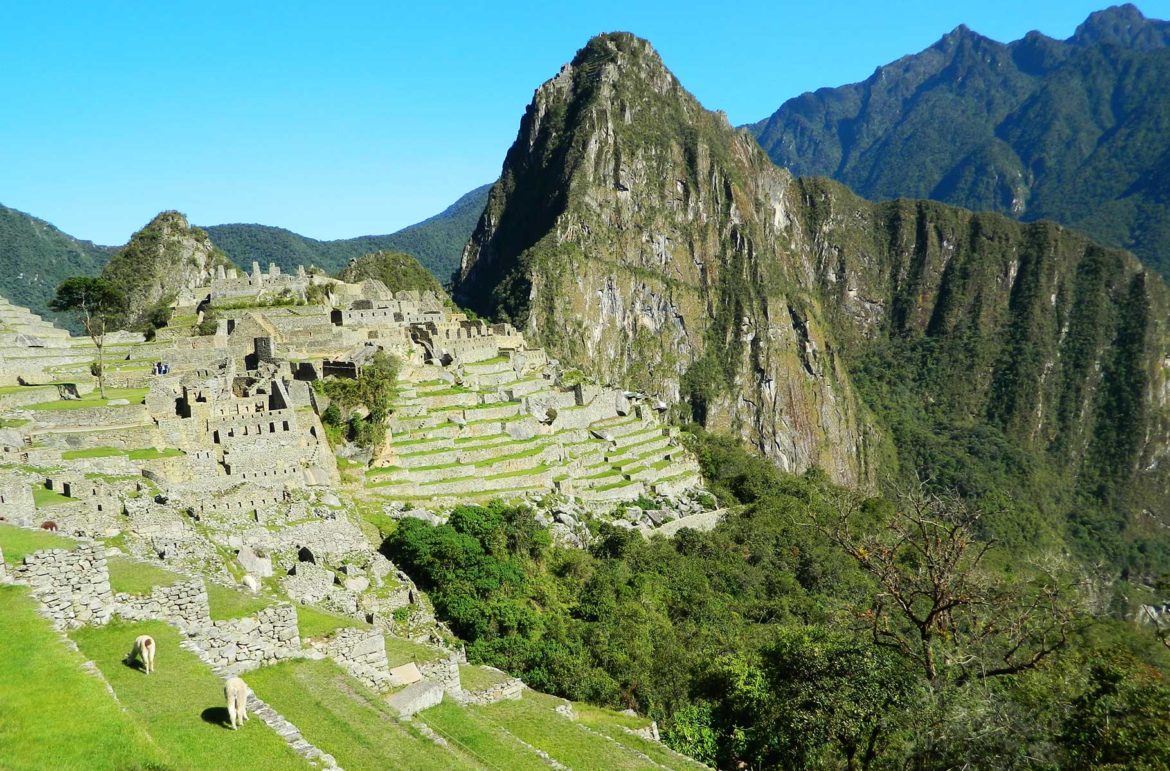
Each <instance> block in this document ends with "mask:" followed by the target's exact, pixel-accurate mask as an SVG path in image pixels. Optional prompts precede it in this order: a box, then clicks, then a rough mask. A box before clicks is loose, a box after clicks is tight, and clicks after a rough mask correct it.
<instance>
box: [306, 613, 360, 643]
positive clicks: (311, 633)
mask: <svg viewBox="0 0 1170 771" xmlns="http://www.w3.org/2000/svg"><path fill="white" fill-rule="evenodd" d="M347 626H356V627H361V628H366V627H369V624H367V623H366V622H365V621H358V620H357V619H354V618H349V617H348V616H339V615H337V614H335V613H329V612H326V611H324V610H317V609H316V608H310V607H309V606H307V605H298V606H297V627H298V628H299V629H300V632H301V639H306V638H310V637H325V636H326V635H328V634H330V633H331V632H333V631H335V630H337V629H342V628H344V627H347Z"/></svg>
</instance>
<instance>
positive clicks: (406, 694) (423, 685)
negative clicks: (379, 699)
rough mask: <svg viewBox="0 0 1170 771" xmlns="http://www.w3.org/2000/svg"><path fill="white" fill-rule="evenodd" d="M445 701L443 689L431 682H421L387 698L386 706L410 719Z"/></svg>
mask: <svg viewBox="0 0 1170 771" xmlns="http://www.w3.org/2000/svg"><path fill="white" fill-rule="evenodd" d="M442 701H443V687H442V686H441V685H439V684H438V683H435V682H432V681H430V680H419V681H418V682H417V683H414V684H412V685H408V686H406V687H405V688H403V689H402V690H401V691H399V692H398V693H395V694H392V695H391V696H389V697H387V698H386V704H387V705H389V706H390V708H391V709H394V710H396V711H397V712H398V714H399V716H400V717H410V716H411V715H413V714H415V713H416V712H421V711H423V710H424V709H427V708H428V707H433V706H435V705H436V704H439V703H440V702H442Z"/></svg>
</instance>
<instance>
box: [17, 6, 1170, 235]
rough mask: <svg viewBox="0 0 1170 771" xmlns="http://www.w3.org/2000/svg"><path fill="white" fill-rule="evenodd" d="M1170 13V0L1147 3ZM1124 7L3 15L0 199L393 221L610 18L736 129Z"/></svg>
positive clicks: (489, 157) (90, 227)
mask: <svg viewBox="0 0 1170 771" xmlns="http://www.w3.org/2000/svg"><path fill="white" fill-rule="evenodd" d="M1137 5H1138V7H1139V8H1141V9H1142V11H1143V13H1145V14H1146V15H1147V16H1150V17H1156V18H1167V17H1170V0H1141V1H1140V2H1138V3H1137ZM1102 7H1105V4H1104V3H1103V2H1100V1H1099V2H1085V1H1083V0H1031V2H1025V1H1023V0H980V1H979V2H966V3H962V2H955V3H947V2H939V1H938V0H930V1H927V0H921V1H918V0H916V1H914V2H909V1H906V2H903V1H901V0H885V1H884V2H862V1H860V0H852V1H850V0H813V1H812V2H810V0H801V1H800V2H790V1H789V0H768V1H766V2H756V1H755V0H741V1H740V2H734V3H731V2H725V3H713V2H681V1H680V2H670V3H661V2H656V3H638V2H633V1H632V0H627V1H626V2H610V1H609V0H600V1H598V2H588V3H571V4H569V3H562V2H550V1H549V0H544V1H543V2H532V3H529V2H525V3H508V4H506V5H505V4H501V3H487V2H478V3H451V4H441V3H435V4H430V3H422V2H414V3H391V2H345V1H344V0H337V2H297V1H296V0H284V1H283V2H260V1H258V0H249V1H247V2H230V3H229V2H198V3H195V2H157V1H152V2H101V1H100V0H88V1H83V0H78V1H77V2H73V3H65V2H53V1H52V0H42V1H41V2H36V0H10V1H9V2H7V3H5V4H4V7H3V9H2V10H0V92H2V94H3V97H2V105H3V106H2V107H0V203H3V204H5V205H7V206H11V207H13V208H17V209H20V210H22V211H27V212H29V213H31V214H34V215H36V216H38V217H42V218H44V219H47V220H48V221H50V222H52V223H54V224H55V225H57V226H58V227H60V228H61V229H63V230H65V231H66V232H68V233H71V234H73V235H75V236H78V237H80V238H88V239H90V240H93V241H97V242H98V243H106V244H119V243H122V242H124V241H125V240H126V239H127V238H128V237H129V235H130V234H131V233H132V232H133V231H134V230H136V229H137V228H139V227H141V226H142V225H143V224H145V223H146V222H147V221H148V220H149V219H150V218H151V217H152V216H153V215H154V214H155V213H157V212H158V211H160V210H162V209H170V208H173V209H179V210H180V211H184V212H186V213H187V214H188V215H189V217H190V218H191V220H192V221H193V222H196V223H199V224H204V225H212V224H219V223H224V222H261V223H264V224H270V225H280V226H282V227H287V228H290V229H292V230H295V231H297V232H300V233H303V234H305V235H310V236H314V237H317V238H341V237H348V236H356V235H363V234H372V233H387V232H391V231H394V230H396V229H398V228H400V227H402V226H405V225H408V224H410V223H412V222H415V221H418V220H419V219H422V218H425V217H427V216H430V215H431V214H434V213H436V212H438V211H439V210H441V209H442V208H444V207H445V206H446V205H447V204H449V203H450V202H452V201H453V200H455V199H456V198H457V197H458V196H459V195H461V194H462V193H464V192H466V191H467V190H469V189H471V188H472V187H474V186H476V185H479V184H482V183H484V182H489V181H491V180H493V179H495V177H496V176H497V175H498V173H499V169H500V164H501V162H502V161H503V157H504V153H505V151H506V150H507V148H508V146H509V145H510V144H511V142H512V139H513V138H514V136H515V132H516V128H517V125H518V123H519V120H520V116H521V114H522V113H523V110H524V107H525V105H526V104H527V103H528V101H529V100H530V99H531V97H532V92H533V90H534V89H535V88H536V87H538V86H539V85H540V84H541V83H542V82H543V81H544V80H546V79H548V78H550V77H552V76H553V75H555V74H556V72H557V70H558V69H559V67H560V66H561V64H563V63H564V62H566V61H568V60H569V59H570V58H571V57H572V56H573V53H574V52H575V51H576V50H577V49H578V48H580V47H581V46H582V45H583V44H584V43H585V42H586V40H588V39H589V37H590V36H591V35H593V34H596V33H598V32H603V31H610V30H617V29H624V30H629V31H631V32H634V33H636V34H638V35H641V36H643V37H646V38H649V39H650V40H651V42H653V43H654V45H655V46H656V47H657V48H658V50H659V52H660V53H661V54H662V57H663V59H664V60H665V61H666V64H667V66H668V67H670V68H671V69H672V70H673V71H674V72H675V74H676V75H678V77H679V79H680V80H681V81H682V83H683V84H684V85H685V86H686V87H687V88H689V89H690V90H691V91H692V92H693V93H694V94H695V95H696V96H697V97H698V98H699V99H700V100H701V101H702V102H703V104H704V105H705V106H707V107H708V108H711V109H722V110H725V111H726V112H727V113H728V115H729V117H730V118H731V120H732V122H733V123H737V124H738V123H746V122H749V121H754V120H759V119H760V118H763V117H765V116H767V115H769V114H770V113H771V112H773V111H774V110H775V109H776V108H777V107H778V106H779V105H780V104H781V102H783V101H784V100H785V99H788V98H789V97H792V96H795V95H797V94H800V93H802V92H804V91H807V90H810V89H815V88H818V87H821V86H835V85H841V84H843V83H850V82H854V81H858V80H862V79H864V78H865V77H867V76H868V75H869V74H870V73H872V72H873V70H874V68H875V67H877V66H878V65H880V64H884V63H886V62H889V61H892V60H894V59H896V58H898V57H900V56H902V55H905V54H908V53H913V52H916V51H919V50H921V49H923V48H925V47H927V46H928V45H930V44H931V43H933V42H934V41H935V40H937V39H938V38H939V37H941V36H942V35H943V34H944V33H946V32H947V31H949V30H951V29H953V28H954V27H955V26H957V25H959V24H960V23H965V24H967V26H969V27H971V28H972V29H974V30H976V31H977V32H980V33H982V34H984V35H987V36H988V37H992V38H995V39H997V40H1002V41H1007V40H1012V39H1016V38H1019V37H1021V36H1022V35H1023V34H1024V33H1025V32H1027V31H1028V30H1031V29H1039V30H1040V31H1041V32H1044V33H1045V34H1048V35H1050V36H1052V37H1058V38H1064V37H1067V36H1069V35H1070V34H1071V33H1072V31H1073V30H1074V29H1075V27H1076V25H1077V24H1079V23H1080V22H1081V21H1082V20H1083V19H1084V18H1085V17H1086V16H1087V15H1088V14H1089V13H1090V12H1092V11H1093V10H1097V9H1100V8H1102Z"/></svg>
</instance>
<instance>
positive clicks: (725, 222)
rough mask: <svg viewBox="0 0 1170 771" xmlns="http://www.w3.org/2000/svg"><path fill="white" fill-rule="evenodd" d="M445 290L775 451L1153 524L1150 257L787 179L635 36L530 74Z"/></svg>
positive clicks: (1162, 380)
mask: <svg viewBox="0 0 1170 771" xmlns="http://www.w3.org/2000/svg"><path fill="white" fill-rule="evenodd" d="M455 297H456V300H457V301H459V302H462V303H466V304H468V305H470V306H471V307H472V308H473V309H474V310H476V311H477V312H479V313H482V314H489V315H493V316H495V317H498V318H507V319H510V320H512V321H513V322H514V323H516V324H517V325H519V326H521V327H523V328H524V329H525V331H526V333H527V334H529V335H531V336H533V337H534V338H535V339H536V340H538V341H539V343H540V344H541V345H543V346H545V347H546V348H549V349H550V350H551V351H553V352H554V353H555V354H557V355H558V356H560V357H561V358H562V360H563V361H565V362H566V363H569V364H572V365H575V366H578V367H581V368H582V369H584V370H586V371H588V372H591V373H592V374H594V375H596V376H598V377H600V378H601V379H603V380H605V381H608V382H629V383H632V384H634V385H635V386H637V387H639V388H642V389H645V390H648V391H650V392H652V393H658V394H661V395H663V396H664V397H674V396H681V397H682V398H683V399H685V400H686V402H687V403H688V405H689V407H690V408H691V411H692V414H693V415H694V416H695V417H696V418H697V419H698V420H700V421H701V422H703V423H704V424H705V425H707V426H710V427H714V428H717V429H730V430H732V431H733V432H735V433H737V434H738V435H740V436H741V437H743V438H744V439H746V440H747V441H748V442H749V443H750V444H752V445H754V446H755V447H756V448H757V449H758V450H759V451H760V452H762V453H763V454H764V455H766V456H767V457H769V458H770V459H772V460H773V461H774V462H776V463H777V464H778V465H780V466H781V467H783V468H787V469H792V470H801V469H804V468H807V467H810V466H819V467H821V468H823V469H824V470H825V471H827V472H828V473H829V474H830V476H831V477H832V478H834V479H836V480H838V481H841V482H846V483H851V484H862V485H867V484H873V483H876V481H877V480H878V479H879V478H881V477H883V476H888V475H896V474H899V473H903V474H909V473H913V472H919V473H921V474H926V475H932V476H934V477H936V478H940V477H941V480H940V481H942V482H945V483H947V484H951V485H956V486H959V487H962V488H965V489H967V490H968V491H971V492H978V493H983V494H994V493H1003V494H1010V495H1013V496H1018V497H1022V498H1023V499H1025V500H1026V501H1028V504H1029V506H1031V507H1032V509H1031V510H1032V511H1033V514H1034V516H1035V517H1036V518H1037V522H1038V523H1042V524H1043V526H1044V527H1045V528H1047V529H1049V530H1054V531H1056V532H1063V531H1064V530H1065V528H1066V526H1067V527H1069V528H1071V531H1075V532H1071V531H1070V532H1071V534H1072V535H1074V536H1075V537H1077V538H1079V539H1082V540H1083V541H1084V542H1085V543H1091V544H1093V545H1094V548H1098V547H1104V548H1107V549H1109V550H1110V551H1111V553H1112V554H1113V555H1114V556H1116V557H1118V558H1119V559H1122V560H1123V561H1125V560H1127V559H1129V558H1128V557H1125V556H1123V555H1122V552H1126V550H1127V549H1129V548H1130V547H1131V546H1132V545H1133V544H1134V543H1137V542H1139V541H1140V542H1142V543H1145V538H1146V535H1150V534H1149V533H1144V532H1138V531H1140V530H1141V527H1139V525H1138V524H1137V523H1140V522H1144V521H1147V520H1148V519H1149V517H1148V515H1149V514H1153V515H1154V518H1155V519H1157V518H1162V519H1165V518H1168V517H1170V511H1166V510H1164V509H1165V506H1166V503H1165V502H1166V500H1168V497H1167V495H1168V491H1170V484H1168V482H1170V476H1168V469H1170V465H1168V464H1170V458H1168V457H1167V456H1168V454H1170V428H1168V426H1170V423H1168V418H1167V414H1168V411H1170V390H1168V386H1167V377H1168V374H1170V373H1168V372H1167V364H1166V362H1167V361H1168V359H1167V355H1168V354H1170V335H1168V333H1167V328H1166V324H1167V318H1168V311H1170V302H1168V298H1167V290H1166V287H1165V285H1164V284H1163V282H1162V281H1161V280H1160V279H1159V278H1158V277H1157V276H1156V275H1154V274H1152V273H1150V272H1149V271H1148V270H1146V269H1144V268H1142V266H1141V265H1140V264H1139V263H1138V262H1137V261H1136V260H1134V259H1133V258H1132V257H1131V256H1129V255H1127V254H1125V253H1123V252H1121V251H1118V250H1111V249H1107V248H1104V247H1101V246H1098V245H1096V244H1094V243H1093V242H1091V241H1089V240H1088V239H1087V238H1085V237H1083V236H1081V235H1079V234H1077V233H1075V232H1071V231H1068V230H1065V229H1063V228H1060V227H1059V226H1056V225H1052V224H1049V223H1037V224H1032V225H1022V224H1019V223H1016V222H1013V221H1011V220H1010V219H1007V218H1005V217H1001V216H998V215H993V214H988V215H975V214H972V213H970V212H968V211H964V210H960V209H954V208H951V207H948V206H945V205H942V204H937V203H931V202H913V201H899V202H894V203H887V204H871V203H868V202H866V201H864V200H863V199H860V198H858V197H857V196H855V195H853V194H852V193H850V192H849V191H848V190H847V189H845V188H844V187H842V186H840V185H837V184H835V183H831V182H828V181H818V180H796V179H793V178H792V177H791V175H790V174H788V173H787V172H786V171H784V170H783V169H780V168H778V167H776V166H774V165H773V164H772V163H770V162H769V160H768V159H767V157H766V156H765V155H764V153H763V152H762V151H761V150H760V149H759V147H758V146H757V145H756V144H755V143H754V142H753V141H752V140H751V137H750V136H749V135H748V134H747V133H746V132H743V131H736V130H734V129H732V128H731V127H730V126H729V125H727V123H726V121H725V120H724V119H723V118H722V117H721V116H719V115H717V114H713V113H709V112H707V111H705V110H703V109H702V107H701V106H699V104H698V103H697V102H696V101H695V100H694V98H693V97H692V96H691V95H690V94H689V93H687V92H686V91H685V90H684V89H683V88H682V86H681V85H680V84H679V83H678V81H677V80H676V79H675V78H674V76H673V75H671V74H670V73H669V71H667V70H666V68H665V67H664V66H663V64H662V62H661V60H660V59H659V57H658V55H657V54H656V53H655V52H654V51H653V49H652V48H651V47H650V46H649V44H648V43H646V42H645V41H643V40H640V39H638V38H635V37H633V36H632V35H628V34H625V33H616V34H610V35H603V36H600V37H598V38H595V39H594V40H592V41H590V43H589V44H588V45H587V46H586V47H585V48H583V49H582V50H581V51H580V52H578V54H577V56H576V57H575V58H574V60H573V61H572V63H571V64H569V65H567V66H566V67H565V68H563V69H562V70H561V72H560V74H558V75H557V77H555V78H553V79H552V80H550V81H548V82H547V83H545V84H544V85H543V86H542V87H541V88H540V89H539V90H538V91H537V92H536V95H535V97H534V99H533V102H532V104H531V105H530V106H529V108H528V110H527V112H526V114H525V116H524V118H523V120H522V121H521V126H520V132H519V136H518V138H517V141H516V143H515V144H514V145H513V147H512V149H511V150H510V151H509V153H508V156H507V158H506V160H505V162H504V167H503V173H502V175H501V179H500V181H499V182H498V183H497V184H496V186H495V187H493V189H492V192H491V194H490V197H489V201H488V206H487V209H486V211H485V212H484V216H483V218H482V219H481V220H480V223H479V225H478V226H477V228H476V231H475V234H474V236H473V238H472V240H471V242H470V243H469V244H468V246H467V248H466V250H465V251H464V256H463V265H462V268H461V273H460V278H459V281H458V283H457V285H456V288H455ZM891 440H892V441H891ZM1074 514H1075V515H1076V516H1075V517H1074ZM1069 517H1073V518H1074V520H1075V521H1074V522H1073V523H1072V524H1069V519H1068V518H1069ZM1076 517H1080V519H1076ZM1037 526H1038V527H1039V526H1040V525H1037ZM1152 537H1154V540H1157V539H1158V538H1160V536H1158V535H1157V534H1156V533H1153V534H1152ZM1127 553H1128V552H1127Z"/></svg>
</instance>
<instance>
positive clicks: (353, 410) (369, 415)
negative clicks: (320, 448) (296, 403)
mask: <svg viewBox="0 0 1170 771" xmlns="http://www.w3.org/2000/svg"><path fill="white" fill-rule="evenodd" d="M399 367H400V364H399V362H398V360H397V359H396V358H394V357H393V356H391V355H390V354H388V353H386V352H385V351H378V352H377V353H375V354H374V355H373V356H372V357H371V358H370V360H369V361H368V362H366V364H365V365H364V366H363V367H362V369H361V373H360V374H359V375H358V377H357V378H356V379H350V378H338V377H329V378H325V379H324V380H316V381H314V382H313V387H314V388H316V389H317V390H318V392H320V393H322V394H324V395H325V396H327V397H328V398H329V402H330V404H329V406H328V407H327V408H326V409H325V411H324V412H323V413H322V415H321V423H322V424H323V425H324V426H325V429H326V431H328V432H330V441H334V440H335V438H341V437H344V438H345V439H348V440H349V441H351V442H353V443H354V444H356V445H358V446H359V447H371V448H376V447H378V446H380V445H381V444H382V443H383V442H384V441H385V440H386V418H387V417H389V415H390V411H391V409H392V407H393V402H394V396H395V394H396V393H397V389H398V370H399ZM357 408H362V409H361V410H360V411H359V410H357ZM363 413H364V414H363ZM343 429H344V430H343Z"/></svg>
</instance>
